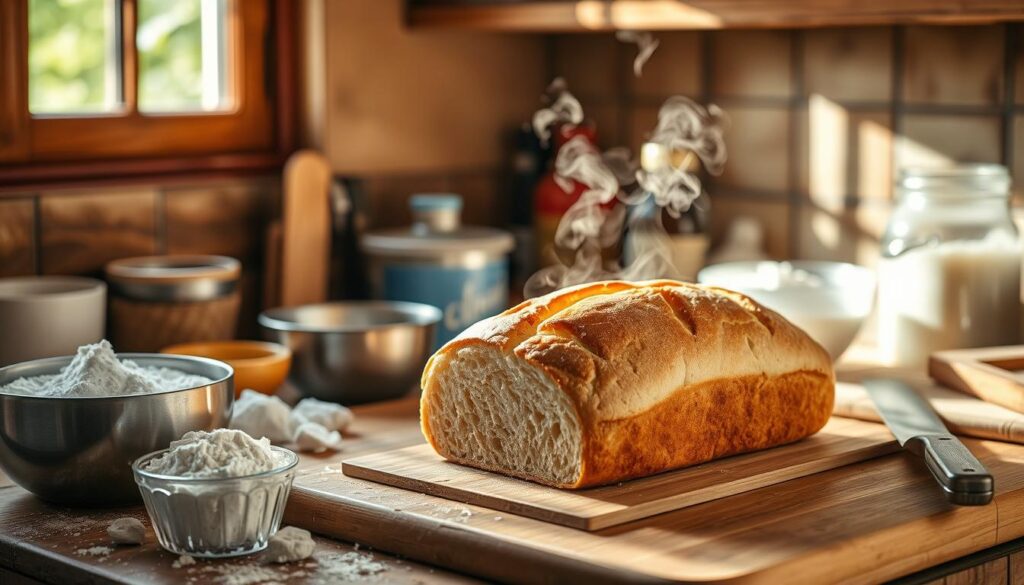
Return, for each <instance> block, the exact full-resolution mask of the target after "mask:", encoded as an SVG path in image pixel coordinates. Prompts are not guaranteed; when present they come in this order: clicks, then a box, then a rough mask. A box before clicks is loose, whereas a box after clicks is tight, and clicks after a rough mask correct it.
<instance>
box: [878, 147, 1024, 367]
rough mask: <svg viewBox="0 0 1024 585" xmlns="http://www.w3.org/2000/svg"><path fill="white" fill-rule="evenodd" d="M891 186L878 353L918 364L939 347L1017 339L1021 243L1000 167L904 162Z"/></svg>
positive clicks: (899, 362)
mask: <svg viewBox="0 0 1024 585" xmlns="http://www.w3.org/2000/svg"><path fill="white" fill-rule="evenodd" d="M898 187H899V189H898V191H899V202H898V204H897V206H896V208H895V210H894V211H893V214H892V216H891V217H890V218H889V224H888V226H887V228H886V232H885V235H884V236H883V238H882V258H881V261H880V263H879V282H878V295H879V296H878V331H879V345H880V348H881V350H882V352H883V354H884V355H885V357H886V358H887V359H888V361H890V362H891V363H893V364H896V365H904V366H921V365H924V364H925V363H926V362H927V360H928V355H929V354H931V353H932V352H934V351H937V350H941V349H952V348H963V347H984V346H992V345H1007V344H1013V343H1017V342H1018V340H1019V331H1020V306H1021V300H1020V280H1021V243H1020V239H1019V236H1018V233H1017V229H1016V227H1015V226H1014V223H1013V219H1012V218H1011V216H1010V206H1009V190H1010V177H1009V175H1008V173H1007V171H1006V168H1005V167H1002V166H999V165H991V164H977V165H962V166H957V167H952V168H943V169H922V168H912V169H904V170H903V171H902V173H901V175H900V178H899V183H898Z"/></svg>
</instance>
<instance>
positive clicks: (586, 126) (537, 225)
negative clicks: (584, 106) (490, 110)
mask: <svg viewBox="0 0 1024 585" xmlns="http://www.w3.org/2000/svg"><path fill="white" fill-rule="evenodd" d="M552 134H553V136H554V140H555V150H554V153H553V155H552V157H551V165H550V167H549V168H548V171H547V172H546V173H544V176H543V177H541V179H540V181H539V182H538V183H537V187H536V189H534V193H533V210H534V214H533V222H534V229H535V230H536V234H537V254H538V256H539V257H538V265H539V266H550V265H552V264H555V263H556V262H557V255H556V250H555V231H556V230H557V229H558V222H559V221H560V220H561V219H562V215H563V214H565V212H566V211H568V209H569V208H570V207H572V204H573V203H576V200H578V199H579V198H580V196H581V195H583V193H584V192H585V191H586V190H587V186H586V185H584V184H583V183H580V182H579V181H575V180H573V181H572V183H573V187H572V190H571V191H569V192H566V191H564V190H562V187H561V186H559V184H558V183H557V182H555V168H554V167H555V164H554V162H555V160H557V158H558V151H559V150H561V148H562V146H564V145H565V143H566V142H568V141H569V140H571V139H573V138H575V137H576V136H582V137H583V138H585V139H586V140H587V141H588V142H590V143H591V144H593V145H595V147H596V145H597V128H596V127H594V125H593V124H592V123H589V122H583V123H582V124H579V125H574V124H561V125H559V126H557V127H556V128H554V131H553V132H552Z"/></svg>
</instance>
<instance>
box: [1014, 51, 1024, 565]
mask: <svg viewBox="0 0 1024 585" xmlns="http://www.w3.org/2000/svg"><path fill="white" fill-rule="evenodd" d="M1016 61H1017V70H1016V72H1015V73H1014V89H1013V101H1015V102H1016V103H1017V105H1020V104H1024V43H1020V42H1018V43H1017V55H1016ZM1021 570H1022V571H1024V567H1022V568H1021Z"/></svg>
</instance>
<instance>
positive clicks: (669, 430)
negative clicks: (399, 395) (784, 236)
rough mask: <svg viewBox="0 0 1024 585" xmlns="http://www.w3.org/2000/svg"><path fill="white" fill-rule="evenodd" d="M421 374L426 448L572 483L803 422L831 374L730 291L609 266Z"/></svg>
mask: <svg viewBox="0 0 1024 585" xmlns="http://www.w3.org/2000/svg"><path fill="white" fill-rule="evenodd" d="M422 387H423V397H422V399H421V403H420V417H421V424H422V428H423V434H424V436H426V438H427V440H428V441H429V442H430V444H431V445H432V446H433V448H434V449H435V450H436V451H437V452H438V453H439V454H440V455H441V456H443V457H445V458H446V459H448V460H450V461H454V462H456V463H461V464H465V465H470V466H473V467H478V468H481V469H486V470H490V471H495V472H498V473H503V474H506V475H511V476H515V477H520V478H523V479H528V480H532V481H536V482H540V483H544V484H548V485H552V486H556V487H562V488H581V487H589V486H595V485H602V484H606V483H613V482H618V481H622V480H625V479H630V478H635V477H642V476H646V475H652V474H655V473H659V472H662V471H666V470H669V469H675V468H679V467H684V466H687V465H694V464H697V463H703V462H706V461H710V460H712V459H716V458H719V457H724V456H727V455H733V454H737V453H742V452H747V451H754V450H758V449H765V448H768V447H774V446H777V445H781V444H784V443H789V442H792V441H796V440H799V439H802V438H804V437H807V436H809V435H811V434H814V433H815V432H817V431H818V430H820V429H821V427H822V426H824V425H825V422H826V421H827V420H828V417H829V415H830V414H831V412H832V402H833V392H834V376H833V372H832V363H831V360H830V358H829V356H828V354H827V353H826V352H825V350H824V349H822V347H821V346H819V345H818V344H817V343H815V342H814V341H813V340H811V339H810V337H808V336H807V334H806V333H804V332H803V331H801V330H800V329H798V328H797V327H796V326H794V325H792V324H790V323H789V322H788V321H786V320H785V319H783V318H782V317H781V316H779V315H778V314H776V313H774V312H773V311H770V310H768V309H766V308H764V307H762V306H760V305H759V304H757V303H756V302H754V301H753V300H751V299H750V298H748V297H746V296H743V295H741V294H739V293H735V292H732V291H726V290H724V289H717V288H713V287H704V286H700V285H694V284H686V283H681V282H675V281H651V282H642V283H628V282H621V281H609V282H603V283H594V284H587V285H581V286H577V287H572V288H567V289H563V290H560V291H556V292H554V293H551V294H549V295H547V296H544V297H539V298H536V299H532V300H529V301H526V302H524V303H521V304H520V305H518V306H516V307H513V308H511V309H509V310H508V311H506V312H504V313H502V314H500V315H497V316H495V317H492V318H490V319H485V320H483V321H481V322H479V323H477V324H476V325H474V326H472V327H471V328H469V329H467V330H466V331H465V332H463V333H462V334H461V335H460V336H459V337H457V338H456V339H454V340H452V341H450V342H449V343H448V344H446V345H445V346H444V347H442V348H441V349H440V350H439V351H438V352H437V353H436V354H434V356H433V357H432V358H431V359H430V361H429V362H428V363H427V367H426V369H425V370H424V373H423V379H422Z"/></svg>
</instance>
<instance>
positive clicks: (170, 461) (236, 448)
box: [145, 429, 284, 479]
mask: <svg viewBox="0 0 1024 585" xmlns="http://www.w3.org/2000/svg"><path fill="white" fill-rule="evenodd" d="M283 463H284V462H283V461H279V459H278V457H277V455H276V454H275V453H274V452H273V451H272V450H271V449H270V441H269V440H268V439H265V438H264V439H254V438H252V437H250V436H249V435H247V434H246V433H244V432H243V431H237V430H233V429H216V430H214V431H212V432H206V431H190V432H187V433H185V434H184V435H183V436H182V437H181V438H180V439H178V440H177V441H172V442H171V447H170V450H169V451H167V452H166V453H164V454H163V455H161V456H159V457H156V458H154V459H151V460H150V461H149V462H148V463H147V464H146V467H145V469H146V471H149V472H150V473H156V474H159V475H173V476H175V477H192V478H201V479H209V478H215V477H242V476H244V475H255V474H257V473H263V472H264V471H270V470H271V469H274V468H275V467H277V466H279V465H281V464H283Z"/></svg>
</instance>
